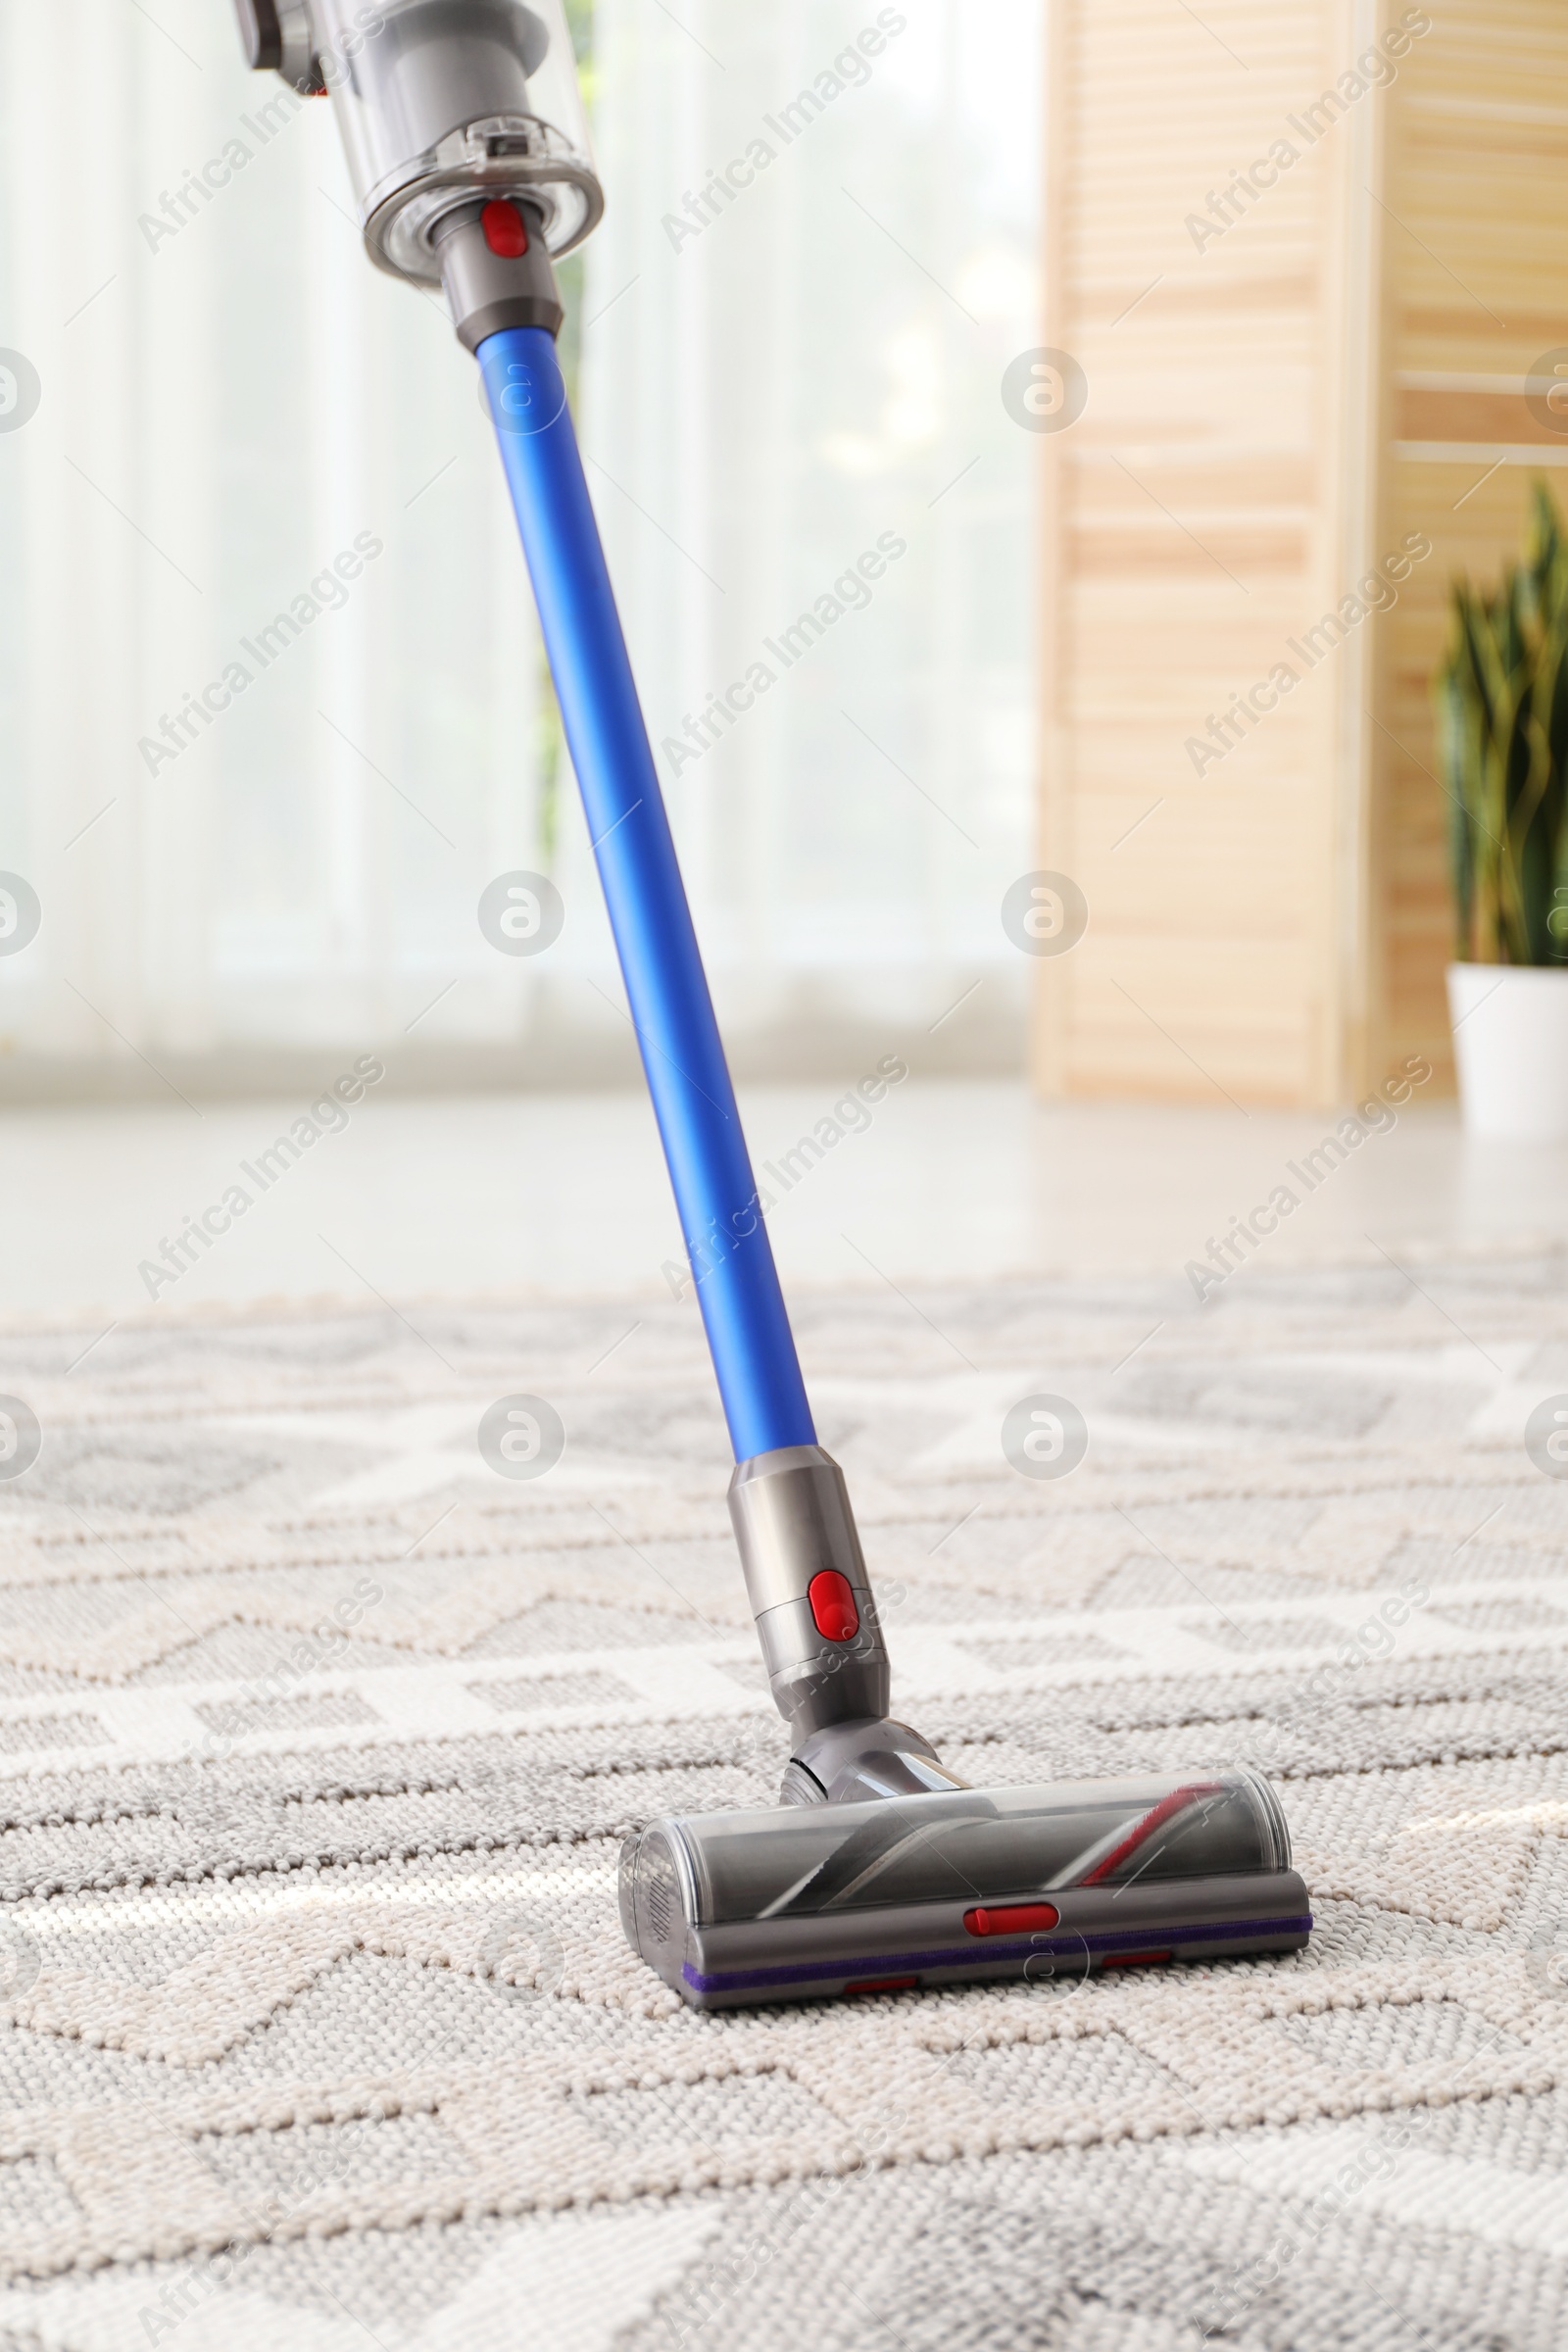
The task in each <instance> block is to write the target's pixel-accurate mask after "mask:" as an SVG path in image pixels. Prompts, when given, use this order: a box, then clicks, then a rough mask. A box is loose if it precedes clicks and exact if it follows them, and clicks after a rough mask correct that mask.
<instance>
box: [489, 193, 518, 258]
mask: <svg viewBox="0 0 1568 2352" xmlns="http://www.w3.org/2000/svg"><path fill="white" fill-rule="evenodd" d="M479 226H480V227H481V228H482V229H483V230H484V241H485V243H486V244H487V245H488V246H489V248H490V250H491V252H492V253H493V254H497V255H498V256H499V257H500V259H501V260H502V261H504V262H515V261H520V259H521V258H522V256H523V255H524V254H525V253H526V252H527V250H528V231H527V228H526V227H525V225H524V223H523V218H522V215H521V214H520V213H519V212H518V210H517V208H516V206H515V204H513V203H512V202H511V200H510V199H509V198H508V197H505V196H497V197H495V198H494V199H493V200H492V201H491V202H490V203H489V204H487V205H486V206H485V208H484V211H483V212H482V213H481V214H480V215H479Z"/></svg>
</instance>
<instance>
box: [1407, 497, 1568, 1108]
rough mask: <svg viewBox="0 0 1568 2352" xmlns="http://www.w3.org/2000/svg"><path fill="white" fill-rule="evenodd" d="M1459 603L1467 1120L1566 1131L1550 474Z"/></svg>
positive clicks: (1453, 834)
mask: <svg viewBox="0 0 1568 2352" xmlns="http://www.w3.org/2000/svg"><path fill="white" fill-rule="evenodd" d="M1452 609H1453V636H1452V640H1451V642H1450V644H1449V647H1448V651H1447V653H1446V655H1445V657H1444V660H1443V662H1442V665H1441V666H1440V668H1439V670H1438V672H1437V675H1436V677H1435V678H1434V680H1433V696H1434V701H1435V703H1436V708H1437V732H1438V751H1439V760H1440V766H1441V769H1442V782H1443V786H1444V789H1445V791H1446V793H1447V795H1448V800H1449V803H1450V807H1449V822H1448V841H1449V849H1450V853H1451V858H1452V865H1453V890H1454V904H1455V912H1456V915H1457V924H1458V929H1457V942H1456V946H1455V952H1454V961H1453V962H1452V963H1451V964H1450V965H1449V966H1448V1010H1449V1015H1450V1018H1451V1020H1452V1023H1453V1046H1454V1058H1455V1061H1456V1063H1457V1066H1458V1072H1459V1094H1460V1100H1461V1102H1462V1103H1463V1105H1464V1118H1465V1125H1466V1127H1467V1128H1468V1129H1469V1130H1470V1132H1471V1133H1472V1134H1474V1135H1489V1136H1534V1137H1549V1136H1568V543H1565V541H1564V538H1563V533H1562V527H1561V525H1560V523H1559V522H1558V519H1557V511H1556V508H1555V506H1554V505H1553V504H1552V500H1551V496H1550V493H1549V492H1548V490H1547V489H1546V486H1545V484H1544V482H1539V481H1538V482H1537V484H1536V486H1535V499H1534V505H1533V509H1532V513H1531V519H1530V531H1529V536H1528V541H1527V544H1526V548H1525V557H1524V562H1523V563H1522V564H1509V565H1508V567H1507V569H1506V571H1505V572H1504V575H1503V579H1502V584H1501V586H1500V588H1498V589H1497V590H1496V591H1495V593H1492V594H1488V593H1487V592H1486V591H1485V590H1480V589H1475V588H1472V587H1471V585H1470V583H1469V581H1468V580H1464V579H1461V580H1456V581H1455V582H1454V585H1453V608H1452Z"/></svg>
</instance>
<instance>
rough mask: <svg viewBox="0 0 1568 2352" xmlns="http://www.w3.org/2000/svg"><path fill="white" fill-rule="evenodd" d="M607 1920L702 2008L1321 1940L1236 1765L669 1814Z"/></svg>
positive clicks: (1271, 1805)
mask: <svg viewBox="0 0 1568 2352" xmlns="http://www.w3.org/2000/svg"><path fill="white" fill-rule="evenodd" d="M620 1912H621V1922H622V1925H623V1927H624V1928H625V1931H626V1935H627V1936H628V1938H629V1940H630V1941H631V1943H632V1944H633V1946H634V1947H635V1949H636V1950H637V1951H638V1952H639V1953H640V1954H641V1955H642V1957H643V1958H644V1959H645V1960H647V1961H648V1962H649V1963H650V1964H651V1965H652V1966H653V1967H654V1968H656V1969H657V1970H658V1971H659V1973H660V1975H661V1976H662V1977H663V1979H664V1980H665V1982H666V1983H667V1984H669V1985H672V1986H674V1988H675V1989H676V1990H677V1991H678V1992H679V1993H680V1994H681V1995H682V1997H683V1998H684V1999H685V2000H687V2001H688V2002H690V2003H691V2004H692V2006H694V2007H697V2008H713V2007H727V2006H730V2005H732V2004H734V2003H736V2002H742V2001H756V2000H759V1999H762V2000H799V1999H809V1998H814V1997H820V1996H821V1995H823V1994H832V1993H840V1992H846V1991H873V1990H875V1991H882V1990H887V1991H892V1990H901V1991H902V1990H905V1989H912V1988H913V1987H914V1986H915V1985H934V1984H943V1983H959V1982H963V1981H965V1980H968V1979H973V1978H1007V1977H1014V1978H1023V1979H1025V1980H1027V1981H1042V1982H1056V1981H1058V1980H1063V1979H1070V1978H1072V1977H1074V1976H1077V1977H1085V1976H1089V1975H1092V1974H1096V1973H1099V1972H1100V1971H1101V1970H1103V1969H1105V1968H1115V1967H1118V1966H1126V1965H1129V1964H1130V1963H1134V1962H1137V1963H1142V1964H1145V1965H1152V1964H1155V1963H1158V1962H1164V1961H1173V1960H1208V1959H1218V1958H1222V1957H1223V1958H1235V1957H1240V1956H1242V1955H1244V1954H1247V1953H1254V1952H1264V1951H1290V1950H1296V1949H1299V1946H1300V1945H1302V1944H1304V1943H1305V1941H1306V1939H1307V1936H1308V1934H1309V1932H1310V1929H1311V1924H1312V1923H1311V1915H1310V1909H1309V1898H1308V1895H1307V1891H1306V1888H1305V1887H1304V1886H1303V1885H1302V1882H1301V1880H1300V1879H1299V1877H1298V1876H1297V1874H1296V1872H1295V1871H1294V1870H1293V1869H1292V1868H1291V1848H1290V1836H1289V1832H1288V1831H1287V1829H1286V1825H1285V1818H1284V1815H1283V1813H1282V1812H1281V1810H1280V1807H1279V1803H1278V1801H1277V1799H1276V1798H1275V1795H1274V1792H1273V1790H1272V1789H1270V1787H1269V1785H1268V1783H1267V1782H1266V1781H1265V1780H1264V1779H1263V1778H1262V1777H1261V1775H1260V1774H1258V1773H1255V1772H1253V1771H1251V1770H1250V1768H1248V1767H1246V1766H1239V1767H1232V1768H1230V1769H1227V1770H1224V1771H1216V1772H1212V1773H1197V1774H1191V1773H1190V1774H1186V1775H1163V1776H1156V1777H1151V1778H1148V1779H1128V1780H1115V1781H1083V1782H1060V1783H1057V1784H1055V1785H1054V1786H1052V1787H1050V1788H1036V1789H1027V1788H1026V1789H1006V1788H1002V1789H985V1790H979V1789H954V1790H952V1791H951V1792H945V1793H940V1794H939V1793H932V1794H927V1795H919V1796H882V1797H879V1798H877V1799H875V1800H874V1801H871V1802H868V1803H858V1804H855V1803H851V1804H826V1805H816V1806H811V1807H802V1808H798V1809H797V1808H789V1809H783V1810H778V1811H768V1812H760V1811H759V1812H750V1813H715V1814H696V1815H692V1814H688V1815H683V1816H681V1817H679V1818H678V1819H677V1818H674V1817H666V1818H663V1819H661V1820H659V1821H655V1822H651V1823H650V1824H649V1826H648V1828H647V1829H645V1830H644V1831H642V1832H641V1833H640V1835H638V1836H636V1837H634V1838H628V1839H627V1841H626V1843H625V1845H624V1847H623V1848H622V1851H621V1860H620Z"/></svg>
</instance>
